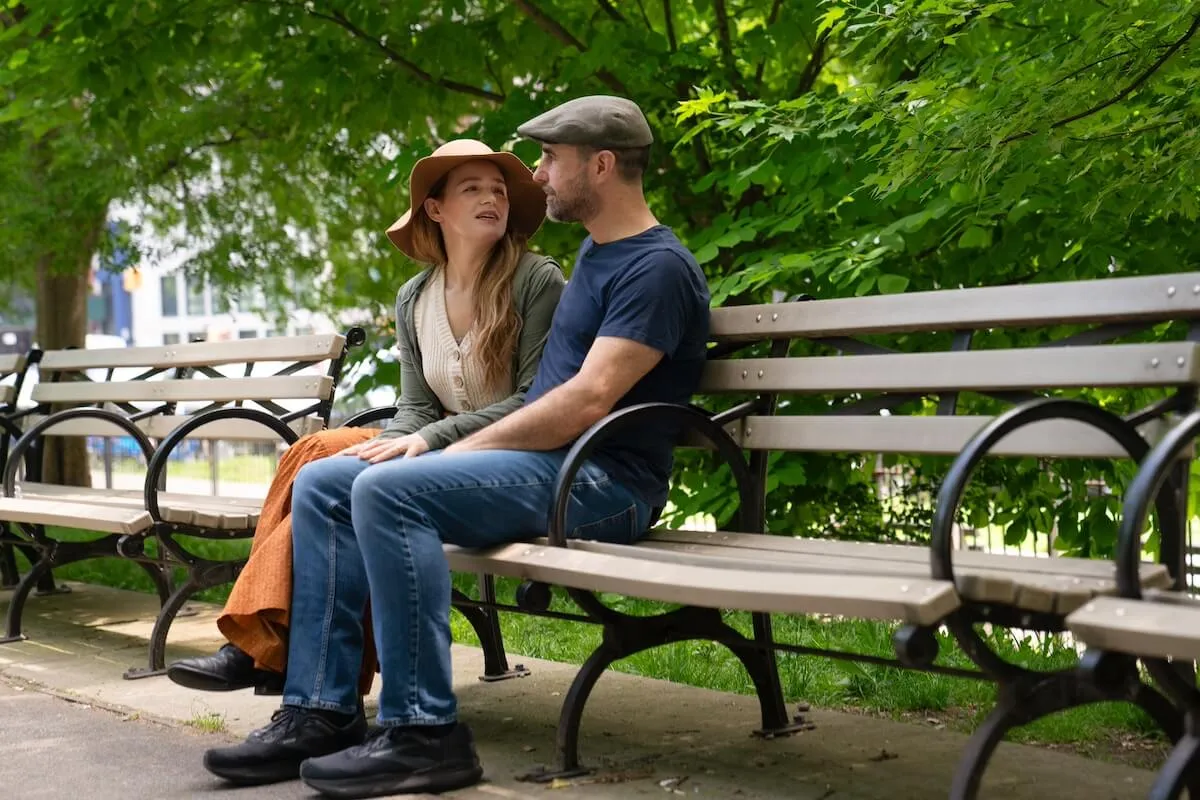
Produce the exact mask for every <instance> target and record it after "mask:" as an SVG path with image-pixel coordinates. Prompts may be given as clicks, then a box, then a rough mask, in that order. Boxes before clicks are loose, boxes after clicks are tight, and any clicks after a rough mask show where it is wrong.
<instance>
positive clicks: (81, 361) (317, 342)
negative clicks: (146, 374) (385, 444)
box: [39, 334, 346, 372]
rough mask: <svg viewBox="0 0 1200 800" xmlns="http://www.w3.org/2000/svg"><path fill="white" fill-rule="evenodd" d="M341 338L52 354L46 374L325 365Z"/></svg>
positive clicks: (271, 338)
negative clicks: (303, 363)
mask: <svg viewBox="0 0 1200 800" xmlns="http://www.w3.org/2000/svg"><path fill="white" fill-rule="evenodd" d="M345 341H346V340H345V337H344V336H340V335H337V334H320V335H315V336H268V337H266V338H263V339H233V340H231V341H227V342H189V343H186V344H172V345H164V346H162V347H113V348H103V349H94V350H51V351H49V352H47V353H46V354H45V355H43V356H42V362H41V366H40V368H39V369H40V370H41V371H42V372H60V371H79V370H85V369H109V368H122V367H127V368H139V367H140V368H143V369H169V368H172V367H200V366H214V367H215V366H221V365H223V364H247V363H257V362H260V361H282V362H296V361H324V360H327V359H330V358H336V357H337V356H338V355H340V354H341V352H342V348H343V346H344V345H345Z"/></svg>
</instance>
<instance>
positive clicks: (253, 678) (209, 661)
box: [167, 644, 283, 694]
mask: <svg viewBox="0 0 1200 800" xmlns="http://www.w3.org/2000/svg"><path fill="white" fill-rule="evenodd" d="M167 677H168V678H170V679H171V680H172V681H174V682H175V683H178V684H179V685H180V686H186V687H187V688H189V689H199V690H200V691H202V692H232V691H235V690H237V689H249V688H250V687H251V686H253V687H255V690H256V692H257V693H258V694H282V693H283V675H281V674H279V673H278V672H270V671H268V670H265V669H255V667H254V659H253V658H252V657H251V656H250V655H249V654H248V653H246V652H243V651H242V650H240V649H239V648H237V647H235V646H233V645H231V644H227V645H225V646H224V647H222V648H221V649H220V650H218V651H217V652H216V653H215V654H214V655H211V656H200V657H198V658H185V659H183V660H182V661H176V662H174V663H173V664H171V666H169V667H167Z"/></svg>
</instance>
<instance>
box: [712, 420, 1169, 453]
mask: <svg viewBox="0 0 1200 800" xmlns="http://www.w3.org/2000/svg"><path fill="white" fill-rule="evenodd" d="M992 419H993V418H992V417H985V416H942V417H906V416H888V417H883V416H832V415H831V416H795V417H788V416H775V417H747V418H746V419H745V420H742V421H741V422H740V423H737V424H734V425H731V426H729V427H728V428H727V429H728V430H730V432H731V435H733V437H734V439H735V440H737V441H738V443H739V444H741V445H742V446H743V447H745V448H747V449H750V450H790V451H796V452H825V453H911V454H926V455H957V454H958V453H959V452H961V451H962V448H963V446H964V445H966V443H967V442H968V441H969V440H970V439H971V437H972V436H974V435H975V434H976V433H978V432H979V431H980V430H981V429H982V428H983V427H984V426H985V425H987V424H988V423H989V422H991V421H992ZM1167 428H1168V426H1167V424H1166V423H1165V422H1163V421H1161V420H1154V421H1152V423H1147V424H1146V425H1144V426H1142V428H1140V431H1141V433H1142V435H1143V436H1145V437H1146V438H1147V440H1148V441H1150V442H1151V443H1154V442H1155V441H1157V440H1158V439H1159V438H1160V437H1161V436H1162V435H1163V433H1165V432H1166V430H1167ZM991 452H992V453H993V454H994V455H997V456H1036V457H1040V458H1128V454H1127V453H1126V452H1125V449H1124V448H1123V447H1121V446H1120V445H1119V444H1117V443H1116V442H1114V441H1113V440H1112V439H1111V438H1109V437H1108V435H1106V434H1105V433H1103V432H1101V431H1099V430H1097V429H1095V428H1093V427H1091V426H1090V425H1087V424H1084V423H1082V422H1076V421H1074V420H1047V421H1044V422H1038V423H1034V424H1032V425H1028V426H1026V427H1024V428H1021V429H1020V430H1018V431H1015V432H1014V433H1012V434H1011V435H1009V436H1008V437H1007V438H1005V439H1004V440H1003V441H1001V442H1000V443H999V444H998V445H997V446H996V447H995V448H993V449H992V451H991Z"/></svg>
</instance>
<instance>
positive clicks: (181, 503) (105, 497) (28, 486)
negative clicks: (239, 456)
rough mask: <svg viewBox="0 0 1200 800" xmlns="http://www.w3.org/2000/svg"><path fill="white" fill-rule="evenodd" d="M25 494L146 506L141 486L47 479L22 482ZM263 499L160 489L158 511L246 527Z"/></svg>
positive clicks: (173, 518) (189, 521)
mask: <svg viewBox="0 0 1200 800" xmlns="http://www.w3.org/2000/svg"><path fill="white" fill-rule="evenodd" d="M21 496H22V498H29V499H39V500H43V499H44V500H62V501H66V502H77V503H90V504H95V505H111V506H119V507H126V508H144V506H145V497H144V496H143V495H142V492H141V490H138V489H99V488H88V487H82V486H57V485H55V484H48V483H24V484H21ZM262 502H263V501H262V499H261V498H253V497H215V496H210V495H198V494H186V493H181V492H160V493H159V495H158V506H159V511H160V512H161V513H162V518H163V519H164V520H165V521H167V522H175V523H178V524H181V525H194V526H196V527H200V528H210V529H213V530H245V529H249V528H253V527H254V526H255V525H257V524H258V518H259V513H260V511H261V509H262Z"/></svg>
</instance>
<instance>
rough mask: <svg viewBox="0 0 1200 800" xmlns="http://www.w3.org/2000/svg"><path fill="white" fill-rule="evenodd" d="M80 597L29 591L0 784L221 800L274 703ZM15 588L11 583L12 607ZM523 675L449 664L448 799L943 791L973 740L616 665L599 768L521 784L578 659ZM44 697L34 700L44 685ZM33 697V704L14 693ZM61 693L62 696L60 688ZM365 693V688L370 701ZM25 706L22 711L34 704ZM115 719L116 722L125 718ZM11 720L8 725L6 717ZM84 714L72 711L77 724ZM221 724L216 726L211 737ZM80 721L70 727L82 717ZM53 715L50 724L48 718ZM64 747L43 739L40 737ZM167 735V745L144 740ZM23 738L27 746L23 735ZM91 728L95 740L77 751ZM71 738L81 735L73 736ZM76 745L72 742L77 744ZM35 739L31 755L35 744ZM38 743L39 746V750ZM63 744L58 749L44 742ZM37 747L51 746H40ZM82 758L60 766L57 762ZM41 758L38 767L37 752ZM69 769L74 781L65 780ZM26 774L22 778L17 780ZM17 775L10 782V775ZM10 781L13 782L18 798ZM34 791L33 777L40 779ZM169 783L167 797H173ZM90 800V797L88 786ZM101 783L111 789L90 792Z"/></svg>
mask: <svg viewBox="0 0 1200 800" xmlns="http://www.w3.org/2000/svg"><path fill="white" fill-rule="evenodd" d="M74 589H75V591H74V592H73V593H71V594H68V595H60V596H54V597H45V598H32V599H31V600H30V602H29V605H28V606H27V611H26V622H27V627H26V633H27V634H28V635H29V636H30V639H29V640H28V641H25V642H21V643H17V644H10V645H2V646H0V682H3V683H5V684H7V689H6V690H3V689H0V741H3V742H4V744H3V748H4V749H3V752H4V757H3V758H0V786H3V787H4V796H5V797H14V798H21V797H26V796H29V797H34V796H47V797H48V796H59V795H61V794H70V793H71V792H72V790H73V789H75V788H76V787H79V786H86V784H81V783H78V782H77V779H79V777H80V776H83V777H86V776H87V775H88V774H94V776H95V779H96V780H97V781H98V782H108V781H111V780H113V777H112V775H113V774H114V773H113V767H114V764H115V765H119V766H120V768H121V769H122V770H125V771H127V772H128V773H129V774H130V775H132V774H133V773H138V772H142V771H152V772H154V773H155V779H154V783H153V786H154V789H153V791H152V792H151V793H150V794H145V793H143V792H141V791H138V790H137V789H135V788H134V785H130V786H128V787H125V788H128V790H129V791H127V792H126V793H124V794H114V795H112V796H114V797H117V796H129V797H143V796H146V797H148V796H154V797H196V796H205V797H211V796H212V794H213V792H214V791H218V792H219V791H221V790H222V784H221V783H220V782H219V781H216V780H215V779H212V778H210V777H209V776H208V775H207V774H206V773H204V772H203V770H202V769H200V768H199V763H198V758H199V753H200V752H201V751H202V750H203V749H204V748H205V747H208V746H214V745H217V744H221V743H224V742H226V741H230V740H232V739H234V738H240V737H242V736H244V735H245V734H246V733H247V732H248V731H249V730H251V729H252V728H254V727H257V726H259V725H261V724H263V723H264V722H265V721H266V720H267V719H268V718H269V717H270V714H271V712H272V711H273V710H274V709H275V708H276V707H277V705H278V698H270V697H266V698H264V697H255V696H254V695H253V694H251V693H250V692H237V693H231V694H206V693H199V692H191V691H188V690H186V689H183V688H181V687H178V686H175V685H174V684H172V683H171V682H170V681H168V680H167V679H166V678H165V677H156V678H149V679H145V680H139V681H125V680H122V677H121V674H122V672H123V671H124V670H125V669H126V668H127V667H129V666H132V665H134V664H140V663H141V662H142V661H143V660H144V658H145V649H146V637H147V636H148V635H149V632H150V627H151V624H152V622H153V617H154V611H155V601H154V599H153V598H152V597H149V596H146V595H140V594H135V593H131V592H121V591H117V590H112V589H106V588H103V587H96V586H81V585H78V584H76V585H74ZM6 606H7V593H4V592H0V613H2V612H3V610H4V608H5V607H6ZM197 607H198V609H199V611H200V613H199V614H197V615H196V616H193V617H188V618H184V619H180V620H178V621H177V622H176V624H175V627H174V629H173V630H172V636H171V642H172V648H171V653H170V656H171V657H172V658H179V657H183V656H186V655H192V654H196V653H204V652H211V651H212V650H214V649H215V648H216V647H217V646H218V644H219V643H220V642H219V638H218V636H217V634H216V628H215V626H214V625H213V619H214V617H215V615H216V611H217V609H216V608H215V607H212V606H206V605H203V604H197ZM515 660H516V661H520V662H521V663H524V664H525V665H526V666H527V667H529V668H530V669H531V670H532V673H533V674H532V675H531V676H530V677H528V678H524V679H520V680H513V681H505V682H501V683H493V684H488V683H481V682H480V681H478V680H477V678H476V676H477V675H479V674H480V673H481V672H482V658H481V657H480V654H479V651H478V650H476V649H474V648H469V647H456V648H455V651H454V666H455V672H456V685H457V688H458V691H459V696H460V700H461V706H462V717H463V719H464V720H465V721H467V722H469V723H470V724H471V726H472V727H473V729H474V731H475V735H476V738H477V739H478V741H479V750H480V756H481V757H482V759H483V762H484V767H485V770H486V779H487V780H486V782H485V783H484V784H482V785H480V786H478V787H475V788H473V789H470V790H466V791H462V792H457V793H454V795H453V796H454V797H458V798H472V799H473V800H475V799H479V800H482V798H496V797H501V798H542V797H547V794H546V793H547V792H551V794H550V795H549V797H553V798H555V800H575V799H576V798H588V799H589V800H594V799H596V798H625V797H666V796H681V795H686V796H691V797H722V798H726V797H728V798H795V799H796V800H868V799H869V800H884V799H885V798H887V800H893V799H896V800H908V799H910V798H911V799H912V800H924V798H937V797H945V796H946V792H947V787H948V786H949V781H950V775H951V773H952V771H953V768H954V765H955V763H956V762H957V761H958V757H959V754H960V753H961V752H962V749H963V745H964V743H965V741H966V739H965V737H963V736H961V735H959V734H955V733H951V732H949V731H944V730H941V731H939V730H934V729H932V728H928V727H922V726H918V725H909V724H903V723H896V722H890V721H886V720H878V719H873V718H867V717H861V716H855V715H850V714H842V713H836V712H829V711H821V710H819V709H818V710H814V711H812V712H810V713H808V714H807V715H806V716H807V717H808V718H809V719H810V720H811V721H812V722H814V723H816V728H815V730H813V731H810V732H806V733H803V734H800V735H798V736H793V737H789V738H786V739H779V740H775V741H760V740H758V739H755V738H752V737H751V736H750V735H749V733H750V731H751V729H752V728H753V727H754V726H755V725H756V723H757V716H758V715H757V704H756V701H755V699H754V698H753V697H743V696H738V695H730V694H724V693H719V692H712V691H707V690H702V689H695V688H691V687H685V686H678V685H675V684H670V683H666V682H663V681H655V680H649V679H645V678H637V677H633V676H630V675H625V674H621V673H615V672H614V673H610V674H608V675H606V676H605V677H604V679H603V680H602V681H600V683H599V685H598V687H597V689H596V691H595V693H594V695H593V697H592V700H591V702H590V703H589V705H588V709H587V714H586V716H585V718H584V725H583V730H582V734H581V741H582V751H583V758H584V760H585V762H586V763H587V764H588V765H591V766H595V767H598V768H599V769H598V771H597V772H596V773H595V774H593V775H591V776H588V777H585V778H580V779H575V780H573V781H569V782H562V783H558V784H555V785H552V786H547V785H539V784H530V783H523V782H520V781H518V780H517V779H516V776H517V775H519V774H521V773H523V772H525V771H527V770H528V769H530V768H531V767H533V766H535V765H537V764H539V763H550V762H551V761H552V759H553V744H554V731H555V725H556V722H557V718H558V713H559V708H560V704H561V702H562V696H563V694H564V693H565V692H566V691H567V688H568V687H569V685H570V682H571V679H572V677H573V675H574V667H572V666H570V665H563V664H557V663H552V662H544V661H539V660H536V659H528V658H518V659H515ZM34 692H37V693H40V694H42V695H43V699H40V700H39V701H38V702H36V703H35V702H32V701H30V700H29V699H27V698H29V697H30V696H31V694H32V693H34ZM46 694H49V695H57V696H58V697H60V698H70V699H72V700H74V701H76V702H77V703H78V702H82V703H85V704H87V705H90V706H94V707H100V708H107V709H111V710H115V711H118V712H120V714H121V715H122V717H123V718H126V719H128V718H130V717H131V715H135V716H136V719H138V720H141V721H142V722H146V723H154V724H156V725H158V726H160V727H156V728H147V729H146V730H141V731H138V732H137V735H136V736H132V735H131V736H132V738H129V740H128V741H126V740H125V739H123V738H120V737H118V738H114V739H112V740H111V743H110V744H111V746H105V747H97V746H94V745H95V742H94V737H96V736H98V735H101V736H102V735H103V734H102V733H99V732H100V731H102V730H104V724H105V723H104V722H103V721H98V720H82V719H76V718H75V717H74V716H72V715H67V716H66V717H64V718H63V720H64V721H63V726H65V727H63V726H60V728H56V729H55V730H54V731H49V732H48V733H45V734H39V733H37V731H38V730H39V728H38V724H40V723H39V721H43V722H44V721H45V720H48V719H51V718H54V719H57V717H54V716H53V714H51V712H49V711H47V710H46V706H45V704H46V703H47V702H48V701H47V700H45V699H44V695H46ZM17 700H21V702H17ZM54 702H56V703H62V704H64V705H65V704H66V701H65V700H55V701H54ZM369 702H370V701H369ZM22 715H23V716H22ZM122 717H115V718H114V720H116V721H112V720H110V721H108V723H107V724H108V725H118V726H119V725H121V724H122V723H121V722H120V719H121V718H122ZM4 720H12V721H11V722H9V721H4ZM73 720H74V721H73ZM213 720H220V723H219V724H218V725H217V727H220V728H223V730H221V731H220V732H203V731H204V730H209V731H211V729H212V728H213V727H214V725H213V724H212V721H213ZM72 726H74V727H72ZM52 727H53V726H52ZM39 736H40V737H41V739H47V740H50V741H52V742H56V743H57V744H56V745H55V748H50V747H49V746H47V747H45V748H42V750H40V751H39V750H38V748H39V747H40V745H38V744H37V741H34V742H33V744H32V745H31V744H30V737H33V739H34V740H38V737H39ZM152 737H161V738H162V739H163V741H164V745H163V747H162V749H161V750H158V749H155V748H153V747H152V746H150V744H148V742H152V741H153V738H152ZM14 739H16V740H17V741H15V742H14ZM84 739H87V740H89V741H91V742H92V745H93V746H89V747H81V748H78V749H76V748H75V747H74V745H76V744H81V743H83V741H84ZM76 740H77V741H76ZM68 746H70V747H72V755H70V756H67V755H66V749H65V748H67V747H68ZM30 748H32V750H31V749H30ZM34 751H38V752H37V753H35V752H34ZM51 751H53V753H54V754H53V755H52V756H51V755H50V753H51ZM38 753H40V755H39V754H38ZM44 759H49V760H45V767H46V768H50V769H51V771H49V772H41V773H40V774H41V775H43V776H44V777H43V778H42V781H43V788H44V789H46V790H52V791H49V792H48V793H47V794H44V795H34V794H32V793H31V794H28V795H26V794H22V793H21V791H22V790H21V788H20V787H21V786H22V785H24V784H25V783H28V785H29V786H30V787H34V786H36V785H37V784H36V783H35V782H31V781H30V778H31V777H32V776H33V775H37V774H39V770H36V769H32V768H31V767H33V766H34V765H36V764H38V763H40V762H41V761H42V760H44ZM72 759H82V761H80V763H79V764H78V765H75V766H71V767H70V769H69V771H64V772H62V773H60V772H58V771H57V770H55V769H53V767H54V765H55V764H58V763H62V764H64V766H67V762H70V761H71V760H72ZM31 760H32V763H31ZM71 775H74V776H75V779H72V778H71V777H70V776H71ZM18 776H20V777H19V778H18ZM18 779H19V780H20V781H22V783H16V782H14V781H15V780H18ZM1151 780H1152V775H1151V774H1150V773H1147V772H1144V771H1141V770H1136V769H1132V768H1129V767H1123V766H1116V765H1111V764H1105V763H1102V762H1097V761H1091V760H1088V759H1084V758H1080V757H1077V756H1071V755H1065V754H1063V753H1057V752H1052V751H1048V750H1043V749H1040V748H1035V747H1026V746H1020V745H1002V746H1001V749H1000V752H999V753H998V755H997V756H996V758H995V759H994V761H993V765H992V768H991V770H990V771H989V777H988V780H987V781H986V783H985V787H984V791H983V793H982V797H984V798H1010V799H1011V800H1035V798H1036V799H1039V800H1040V798H1045V797H1059V798H1074V797H1087V798H1089V800H1117V799H1118V798H1139V797H1145V795H1146V792H1147V790H1148V788H1149V786H1150V782H1151ZM14 789H15V792H16V793H14ZM30 791H32V789H31V790H30ZM163 792H167V793H163ZM88 796H91V795H90V794H89V795H88ZM96 796H99V795H96ZM230 796H231V797H236V798H237V800H243V798H259V797H262V798H275V797H296V798H300V797H311V796H313V795H311V794H310V793H309V792H308V791H307V790H305V788H304V787H303V786H301V785H299V784H288V785H286V786H283V787H279V786H276V787H270V788H265V789H261V790H258V789H251V790H237V791H236V794H233V795H230Z"/></svg>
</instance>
